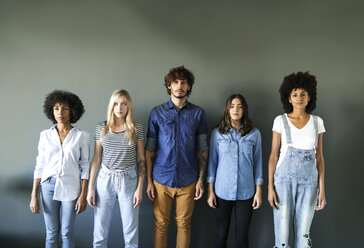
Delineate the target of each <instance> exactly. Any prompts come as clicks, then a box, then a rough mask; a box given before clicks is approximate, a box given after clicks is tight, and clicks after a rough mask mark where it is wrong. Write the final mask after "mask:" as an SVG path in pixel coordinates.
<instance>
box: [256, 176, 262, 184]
mask: <svg viewBox="0 0 364 248" xmlns="http://www.w3.org/2000/svg"><path fill="white" fill-rule="evenodd" d="M255 185H263V178H256V179H255Z"/></svg>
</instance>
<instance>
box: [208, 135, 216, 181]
mask: <svg viewBox="0 0 364 248" xmlns="http://www.w3.org/2000/svg"><path fill="white" fill-rule="evenodd" d="M216 135H217V130H216V129H214V130H213V131H212V133H211V138H210V151H209V163H208V170H207V177H206V181H207V182H208V183H215V178H216V170H217V162H218V157H219V154H218V147H217V139H216Z"/></svg>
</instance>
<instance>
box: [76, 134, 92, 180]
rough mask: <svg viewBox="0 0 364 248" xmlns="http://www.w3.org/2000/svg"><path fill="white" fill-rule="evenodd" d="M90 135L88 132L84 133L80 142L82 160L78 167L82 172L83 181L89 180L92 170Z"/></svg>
mask: <svg viewBox="0 0 364 248" xmlns="http://www.w3.org/2000/svg"><path fill="white" fill-rule="evenodd" d="M89 158H90V135H89V134H88V133H87V132H83V133H82V138H81V141H80V160H79V161H78V166H79V168H80V172H81V179H86V180H88V178H89V170H90V161H89Z"/></svg>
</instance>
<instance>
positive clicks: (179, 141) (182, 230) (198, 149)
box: [145, 66, 208, 248]
mask: <svg viewBox="0 0 364 248" xmlns="http://www.w3.org/2000/svg"><path fill="white" fill-rule="evenodd" d="M164 81H165V84H164V85H165V86H166V88H167V92H168V94H170V96H171V99H170V100H169V101H168V102H166V103H163V104H161V105H159V106H157V107H155V108H153V109H152V111H151V113H150V116H149V123H148V134H147V138H148V139H147V145H146V152H145V155H146V167H147V189H146V193H147V196H148V198H149V199H151V200H152V201H153V211H154V235H153V239H154V247H158V248H164V247H167V231H168V225H169V222H170V216H171V209H172V205H173V204H174V205H175V208H176V213H175V219H176V225H177V245H176V247H178V248H182V247H183V248H184V247H186V248H187V247H190V237H191V216H192V213H193V207H194V200H198V199H200V198H201V197H202V194H203V191H204V190H203V177H204V173H205V168H206V160H207V150H208V146H207V123H206V116H205V112H204V111H203V110H202V109H201V108H200V107H198V106H196V105H194V104H192V103H190V102H188V101H187V98H188V96H189V95H190V94H191V91H192V86H193V84H194V76H193V74H192V73H191V72H190V71H189V70H187V69H186V68H184V67H183V66H180V67H176V68H172V69H171V70H170V71H169V72H168V74H167V75H166V76H165V78H164ZM152 172H153V175H152Z"/></svg>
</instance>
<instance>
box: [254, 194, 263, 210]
mask: <svg viewBox="0 0 364 248" xmlns="http://www.w3.org/2000/svg"><path fill="white" fill-rule="evenodd" d="M260 206H262V191H257V192H256V193H255V195H254V199H253V206H252V207H253V209H254V210H256V209H258V208H260Z"/></svg>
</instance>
